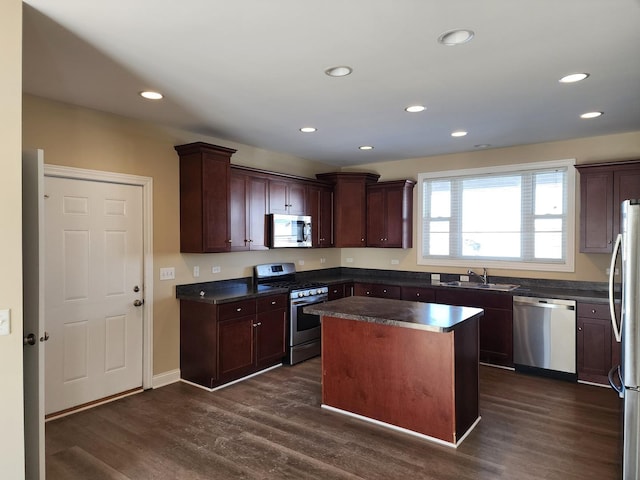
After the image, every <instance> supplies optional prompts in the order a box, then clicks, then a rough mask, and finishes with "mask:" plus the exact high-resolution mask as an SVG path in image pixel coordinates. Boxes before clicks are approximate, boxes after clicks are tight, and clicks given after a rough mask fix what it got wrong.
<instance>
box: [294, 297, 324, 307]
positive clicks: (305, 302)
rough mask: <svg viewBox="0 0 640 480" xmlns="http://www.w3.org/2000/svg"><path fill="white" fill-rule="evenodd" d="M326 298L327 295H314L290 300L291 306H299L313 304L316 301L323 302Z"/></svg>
mask: <svg viewBox="0 0 640 480" xmlns="http://www.w3.org/2000/svg"><path fill="white" fill-rule="evenodd" d="M327 300H328V298H327V297H321V298H318V297H314V298H313V299H305V300H302V299H296V300H291V306H292V307H300V306H303V305H315V304H316V303H325V302H326V301H327Z"/></svg>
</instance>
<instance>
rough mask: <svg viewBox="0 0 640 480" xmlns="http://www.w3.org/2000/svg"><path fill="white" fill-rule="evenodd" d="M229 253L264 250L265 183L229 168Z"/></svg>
mask: <svg viewBox="0 0 640 480" xmlns="http://www.w3.org/2000/svg"><path fill="white" fill-rule="evenodd" d="M230 185H231V193H230V199H231V200H230V209H229V210H230V215H231V251H232V252H234V251H244V250H267V249H268V247H267V236H266V223H265V218H266V216H265V215H266V213H267V187H268V181H267V179H266V178H264V177H260V176H253V175H251V174H248V173H245V172H243V171H238V170H235V169H233V168H232V169H231V182H230Z"/></svg>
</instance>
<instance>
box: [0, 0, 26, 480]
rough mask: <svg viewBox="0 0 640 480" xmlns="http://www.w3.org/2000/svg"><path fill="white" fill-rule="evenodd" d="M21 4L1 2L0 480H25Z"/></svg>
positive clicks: (17, 0)
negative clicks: (2, 313) (7, 326)
mask: <svg viewBox="0 0 640 480" xmlns="http://www.w3.org/2000/svg"><path fill="white" fill-rule="evenodd" d="M21 45H22V2H20V0H4V1H3V2H1V3H0V59H2V60H0V69H1V70H2V74H1V75H0V172H1V174H0V218H1V219H2V226H0V265H2V267H1V268H0V270H1V271H2V274H1V275H0V309H10V310H11V324H12V325H11V334H10V335H9V336H2V337H0V385H1V386H2V393H0V472H2V473H0V476H2V478H11V479H20V478H24V428H23V422H22V417H23V403H22V402H23V400H22V371H23V368H22V215H21V208H20V207H21V203H22V201H21V198H22V193H21V187H20V185H21V177H22V172H21V168H22V167H21V165H22V164H21V144H20V129H21V127H20V125H21V120H20V116H21V113H20V109H21V105H20V104H21V101H20V95H21V91H22V73H21V72H22V47H21Z"/></svg>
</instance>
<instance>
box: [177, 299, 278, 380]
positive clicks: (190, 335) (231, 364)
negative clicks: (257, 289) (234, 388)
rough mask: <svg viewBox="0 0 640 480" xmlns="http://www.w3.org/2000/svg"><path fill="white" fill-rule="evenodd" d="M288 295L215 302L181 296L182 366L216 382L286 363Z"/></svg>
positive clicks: (187, 375)
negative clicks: (216, 303) (182, 298)
mask: <svg viewBox="0 0 640 480" xmlns="http://www.w3.org/2000/svg"><path fill="white" fill-rule="evenodd" d="M287 301H288V299H287V295H286V294H283V295H270V296H267V297H260V298H258V299H250V300H243V301H239V302H231V303H224V304H220V305H214V304H210V303H202V302H192V301H188V300H181V301H180V372H181V377H182V378H183V379H184V380H188V381H190V382H193V383H197V384H198V385H202V386H204V387H207V388H214V387H217V386H220V385H223V384H225V383H228V382H231V381H233V380H237V379H239V378H242V377H244V376H246V375H249V374H251V373H255V372H257V371H259V370H261V369H264V368H267V367H270V366H273V365H277V364H278V363H281V362H282V360H283V358H284V356H285V353H286V351H285V348H286V347H285V336H286V326H287V313H286V312H287V310H286V305H287Z"/></svg>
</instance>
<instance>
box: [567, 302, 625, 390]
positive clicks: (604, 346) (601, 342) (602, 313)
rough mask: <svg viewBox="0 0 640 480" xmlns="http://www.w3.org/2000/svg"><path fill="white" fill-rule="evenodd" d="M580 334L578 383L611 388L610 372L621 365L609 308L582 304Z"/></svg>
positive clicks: (593, 304)
mask: <svg viewBox="0 0 640 480" xmlns="http://www.w3.org/2000/svg"><path fill="white" fill-rule="evenodd" d="M576 335H577V338H576V346H577V369H578V380H581V381H584V382H592V383H598V384H603V385H607V384H608V383H609V379H608V374H609V371H610V370H611V368H612V367H613V366H614V365H619V363H620V344H619V343H618V342H616V340H615V336H614V335H613V331H612V326H611V316H610V313H609V305H608V304H598V303H578V318H577V331H576Z"/></svg>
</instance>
